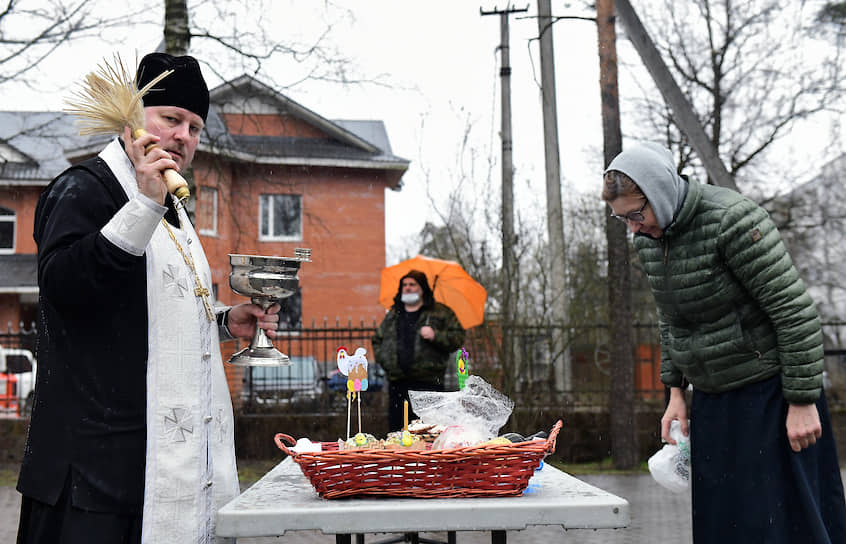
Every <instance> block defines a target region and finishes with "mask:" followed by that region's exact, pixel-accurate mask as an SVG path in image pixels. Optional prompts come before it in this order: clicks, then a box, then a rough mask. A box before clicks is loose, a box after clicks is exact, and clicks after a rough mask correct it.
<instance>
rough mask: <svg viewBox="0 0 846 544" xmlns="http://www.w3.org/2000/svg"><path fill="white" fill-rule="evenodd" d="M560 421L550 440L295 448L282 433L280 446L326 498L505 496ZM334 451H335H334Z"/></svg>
mask: <svg viewBox="0 0 846 544" xmlns="http://www.w3.org/2000/svg"><path fill="white" fill-rule="evenodd" d="M560 429H561V420H559V421H558V422H557V423H556V424H555V425H554V426H553V427H552V431H551V432H550V433H549V437H548V438H547V439H546V440H533V441H528V442H517V443H514V444H484V445H479V446H468V447H463V448H453V449H446V450H403V449H399V448H394V449H382V450H375V449H374V450H338V445H337V443H336V442H325V443H323V444H322V445H323V447H324V451H321V452H303V453H295V452H293V451H291V450H290V449H288V446H286V445H285V444H284V442H283V441H288V442H290V443H291V444H294V443H295V441H294V439H293V438H292V437H290V436H288V435H286V434H282V433H279V434H277V435H276V436H275V438H274V440H275V442H276V445H277V446H278V447H279V449H281V450H282V451H284V452H285V453H287V454H288V455H290V456H291V457H292V458H293V459H294V462H295V463H297V464H298V465H299V466H300V468H301V469H302V471H303V474H305V475H306V477H307V478H308V479H309V481H310V482H311V484H312V485H313V486H314V489H315V491H317V493H318V494H319V495H320V496H321V497H323V498H324V499H338V498H342V497H352V496H362V495H376V496H386V497H419V498H443V497H506V496H514V495H520V494H521V493H522V492H523V491H524V490H525V489H526V487H527V486H528V485H529V478H531V476H532V474H533V473H534V471H535V469H537V468H538V466H540V462H541V461H542V460H543V458H544V457H546V456H547V455H548V454H550V453H552V452H553V451H554V450H555V438H556V436H557V435H558V431H559V430H560ZM332 450H334V451H332Z"/></svg>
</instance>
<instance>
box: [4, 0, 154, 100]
mask: <svg viewBox="0 0 846 544" xmlns="http://www.w3.org/2000/svg"><path fill="white" fill-rule="evenodd" d="M5 4H6V6H5V8H3V10H2V11H0V85H2V84H4V83H8V82H10V81H15V82H16V83H19V84H20V83H23V84H27V85H30V86H34V85H35V83H34V82H33V81H32V80H31V77H30V75H31V73H32V71H33V70H34V69H35V68H37V67H38V65H39V64H40V63H41V62H42V61H44V60H45V59H46V58H47V57H49V56H50V55H52V54H53V53H55V52H56V50H58V49H59V48H60V47H67V46H69V45H70V44H71V43H72V42H75V41H79V40H82V39H88V38H97V37H100V36H103V35H104V33H106V32H107V31H108V30H111V29H114V28H117V27H120V26H128V25H129V24H130V23H136V24H137V23H138V22H139V20H141V21H146V20H148V19H147V16H146V15H145V14H146V9H145V7H144V6H140V5H133V6H130V7H129V8H128V9H124V10H122V11H121V12H120V14H119V15H116V16H109V15H101V14H100V11H99V10H98V9H97V8H98V6H97V5H96V3H95V2H90V1H88V0H50V1H48V2H23V1H16V0H7V1H6V2H5Z"/></svg>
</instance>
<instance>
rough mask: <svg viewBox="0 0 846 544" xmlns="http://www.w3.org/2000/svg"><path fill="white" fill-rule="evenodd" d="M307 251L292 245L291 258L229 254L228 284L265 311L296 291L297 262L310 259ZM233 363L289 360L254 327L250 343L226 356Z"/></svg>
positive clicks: (282, 362)
mask: <svg viewBox="0 0 846 544" xmlns="http://www.w3.org/2000/svg"><path fill="white" fill-rule="evenodd" d="M310 257H311V250H310V249H305V248H296V249H295V250H294V256H293V257H265V256H261V255H232V254H230V255H229V264H230V266H231V267H232V272H230V273H229V287H231V288H232V290H233V291H234V292H235V293H237V294H239V295H243V296H245V297H250V301H251V302H252V303H253V304H256V305H258V306H261V308H263V309H264V310H265V311H267V309H268V308H270V307H271V306H272V305H273V303H274V302H280V303H281V302H282V299H285V298H288V297H290V296H291V295H293V294H295V293H296V292H297V288H298V287H299V278H298V277H297V272H298V271H299V269H300V264H301V263H308V262H311V259H310ZM228 362H229V363H230V364H233V365H237V366H287V365H290V364H291V360H290V359H289V358H288V356H287V355H285V354H284V353H282V352H281V351H279V350H278V349H276V348H274V347H273V343H272V342H271V341H270V339H269V338H268V337H267V334H265V332H264V329H261V328H259V327H256V332H255V334H254V335H253V340H252V341H251V342H250V345H249V346H248V347H246V348H244V349H242V350H241V351H239V352H237V353H236V354H234V355H233V356H232V357H230V358H229V361H228Z"/></svg>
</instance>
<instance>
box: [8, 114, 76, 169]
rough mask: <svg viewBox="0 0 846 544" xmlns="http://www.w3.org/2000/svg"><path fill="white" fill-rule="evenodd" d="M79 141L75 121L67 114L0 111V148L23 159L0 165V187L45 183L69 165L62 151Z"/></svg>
mask: <svg viewBox="0 0 846 544" xmlns="http://www.w3.org/2000/svg"><path fill="white" fill-rule="evenodd" d="M80 140H81V138H80V136H79V135H78V133H77V129H76V127H75V121H74V119H72V118H71V117H70V116H69V115H68V114H66V113H62V112H44V111H41V112H39V111H0V145H3V146H8V147H10V148H12V149H14V150H16V151H18V152H19V153H20V154H21V155H23V156H24V157H25V159H24V160H21V158H18V159H17V160H6V161H4V162H2V163H0V184H10V183H12V184H14V183H16V182H17V183H21V184H27V183H28V182H35V183H38V182H41V183H40V184H46V183H47V182H48V181H50V180H51V179H53V177H55V175H56V174H58V173H59V172H61V171H62V170H64V169H65V168H67V167H68V166H70V163H69V162H68V160H67V159H66V158H65V155H64V150H65V149H67V148H69V147H74V146H76V145H78V142H79V141H80Z"/></svg>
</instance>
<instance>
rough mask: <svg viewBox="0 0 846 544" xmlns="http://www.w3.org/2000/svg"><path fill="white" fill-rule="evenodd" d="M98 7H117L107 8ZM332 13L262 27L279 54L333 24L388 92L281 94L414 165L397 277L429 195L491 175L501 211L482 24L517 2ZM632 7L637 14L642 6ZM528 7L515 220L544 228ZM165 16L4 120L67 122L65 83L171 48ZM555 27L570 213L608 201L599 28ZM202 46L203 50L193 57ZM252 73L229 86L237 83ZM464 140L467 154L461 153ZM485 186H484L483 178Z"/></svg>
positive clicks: (124, 35)
mask: <svg viewBox="0 0 846 544" xmlns="http://www.w3.org/2000/svg"><path fill="white" fill-rule="evenodd" d="M98 3H100V4H102V5H104V6H109V5H113V6H115V5H117V4H119V3H110V2H102V1H101V0H98ZM335 3H336V4H339V5H342V6H345V7H348V8H349V10H348V11H346V10H339V9H335V7H333V6H332V5H331V4H329V3H326V2H311V1H302V0H300V1H294V0H292V1H285V0H277V1H273V2H266V3H265V4H264V5H265V6H270V7H271V9H270V10H269V11H267V13H264V14H263V17H264V19H263V22H262V25H263V26H265V27H267V28H270V29H271V30H272V35H274V36H278V39H279V40H280V41H281V42H285V41H286V40H290V39H292V38H293V39H297V40H300V41H302V42H303V43H308V41H309V39H311V38H310V37H313V36H314V33H315V32H317V31H319V30H320V29H322V28H323V21H326V20H329V21H332V22H333V23H334V26H333V30H332V32H331V34H330V35H329V39H330V41H331V43H332V44H334V46H335V47H336V48H337V49H338V51H339V52H340V53H341V54H342V55H344V56H345V57H346V58H349V59H351V60H353V66H351V67H350V70H351V72H354V73H355V74H357V75H361V76H365V77H369V78H377V79H379V80H380V81H381V82H383V85H356V86H350V87H347V88H343V87H340V86H338V85H335V84H330V83H323V82H307V83H304V84H299V85H295V86H292V87H290V88H288V89H285V90H284V91H283V92H284V94H286V95H287V96H289V97H290V98H292V99H293V100H295V101H297V102H299V103H300V104H302V105H303V106H305V107H307V108H309V109H311V110H313V111H315V112H316V113H318V114H319V115H321V116H323V117H326V118H329V119H377V120H382V121H384V123H385V125H386V128H387V131H388V136H389V138H390V141H391V144H392V148H393V152H394V154H395V155H398V156H401V157H404V158H406V159H409V160H410V161H411V166H410V168H409V170H408V172H407V173H406V174H405V176H404V184H403V188H402V190H401V191H399V192H392V191H388V192H387V197H386V238H387V244H388V261H389V262H388V263H387V264H393V263H394V262H396V260H397V258H398V255H399V254H400V253H401V250H402V248H405V247H407V244H408V243H409V240H410V239H411V238H412V237H413V236H414V235H415V234H416V233H418V232H419V231H420V228H421V227H422V226H423V224H424V222H425V221H427V220H435V221H437V214H436V213H435V212H434V211H433V209H432V208H431V206H430V204H429V200H428V199H429V197H428V196H427V191H426V189H427V185H428V187H429V188H430V189H431V191H430V192H432V193H434V194H436V195H445V194H446V193H447V192H448V191H449V190H450V188H451V187H452V186H454V184H455V183H456V178H457V176H458V172H459V171H461V170H469V169H471V168H472V169H473V170H474V171H480V170H484V169H485V168H490V169H491V172H493V176H492V177H491V179H490V181H489V184H490V187H488V190H489V193H490V194H491V195H492V197H493V198H496V199H498V198H499V191H500V186H499V180H500V168H501V167H500V166H499V164H500V162H499V161H500V149H501V141H500V138H499V129H500V78H499V68H500V54H499V51H498V45H499V43H500V17H499V16H481V15H480V7H482V8H484V9H485V10H486V11H490V10H493V9H495V8H500V9H502V8H505V6H506V2H504V1H503V2H501V3H500V4H499V5H497V4H496V3H492V2H469V1H466V0H461V1H454V0H432V1H430V2H425V3H419V2H408V1H404V0H366V1H365V0H360V1H355V2H353V1H351V0H350V1H339V2H335ZM634 3H635V4H636V6H635V7H637V4H638V2H634ZM162 4H163V2H160V1H158V0H157V1H154V2H151V5H153V6H157V7H158V6H161V5H162ZM190 4H191V5H192V6H193V5H194V4H195V3H194V2H192V3H190ZM564 4H565V3H562V2H553V14H555V15H591V14H590V13H584V12H579V11H576V10H574V9H572V8H565V7H563V6H564ZM526 6H528V7H529V11H528V12H526V13H518V14H514V15H512V16H511V18H510V46H511V47H510V58H511V68H512V72H511V73H512V77H511V90H512V123H513V142H514V167H515V175H514V186H515V196H516V198H517V201H518V206H519V208H518V213H521V214H524V215H532V214H535V215H539V216H542V215H543V214H544V209H543V207H542V206H543V205H544V199H545V196H544V195H545V193H544V191H545V189H544V157H543V140H542V118H541V109H540V91H539V80H540V74H539V71H538V70H539V62H538V46H537V42H536V41H534V40H533V38H534V37H535V36H536V35H537V21H536V19H535V17H534V16H535V14H536V9H537V8H536V2H526V3H523V4H519V5H518V7H520V8H522V7H526ZM158 9H159V11H160V9H161V8H160V7H159V8H158ZM157 17H160V15H159V14H158V13H154V15H153V17H152V19H151V21H149V22H148V23H147V24H144V25H139V26H138V27H137V28H136V29H134V30H133V31H132V32H126V30H125V29H124V30H122V31H119V32H117V33H114V34H112V37H113V39H114V40H115V41H114V42H112V43H105V42H104V41H102V40H89V41H87V42H82V43H79V44H76V45H72V46H70V47H67V48H65V49H64V50H63V51H61V52H59V53H58V54H56V55H54V56H52V57H50V58H49V59H48V60H47V61H46V62H45V63H44V65H43V69H42V70H41V72H40V74H41V75H40V81H43V82H44V85H42V86H40V88H41V90H44V89H48V91H47V92H46V94H44V93H43V92H38V90H39V89H35V90H26V91H25V92H22V91H21V89H19V88H17V89H16V88H15V87H14V86H11V85H6V86H2V87H0V99H3V100H2V101H3V104H4V106H3V107H4V108H5V109H57V110H58V109H61V108H62V107H63V103H62V101H63V100H64V99H65V98H66V97H67V95H68V88H67V86H65V87H64V88H63V87H62V84H61V83H60V82H66V83H68V84H74V83H78V82H80V81H82V78H83V76H84V74H85V73H87V72H89V71H91V70H93V69H94V68H96V66H97V64H98V63H99V62H100V61H101V60H102V59H103V57H104V56H109V57H110V56H111V55H112V53H114V52H118V53H120V54H121V55H122V56H123V57H124V58H125V59H134V58H135V56H136V54H138V55H139V56H140V55H143V54H144V53H146V52H148V51H150V50H152V49H154V48H155V47H156V46H157V45H158V43H159V42H160V40H161V29H160V23H156V22H155V20H156V18H157ZM158 20H159V21H160V20H161V19H158ZM228 24H231V25H232V26H233V27H235V28H249V26H248V25H250V24H255V23H253V22H247V19H242V18H233V20H232V21H230V22H229V23H228ZM239 25H241V26H240V27H239ZM554 28H555V33H554V42H555V63H556V85H557V106H558V116H559V140H560V148H561V159H560V162H561V172H562V178H563V180H562V186H563V193H564V195H565V196H564V197H565V200H566V198H567V194H569V193H570V192H571V191H589V192H591V193H592V194H593V193H595V192H597V191H598V184H599V175H600V174H599V173H600V172H601V166H602V165H601V161H602V151H601V149H602V140H601V137H602V135H601V124H600V110H599V108H600V105H599V92H598V86H599V84H598V78H599V75H598V59H597V48H596V26H595V24H594V23H592V22H586V21H572V20H571V21H560V22H559V23H557V24H556V25H555V27H554ZM618 32H619V30H618ZM108 37H109V35H108V34H107V38H108ZM116 44H122V45H116ZM195 46H196V47H197V49H198V50H197V51H193V49H194V48H195ZM202 47H203V46H202V43H201V42H200V41H199V40H196V39H195V40H194V41H192V53H194V54H195V55H197V56H198V57H201V60H205V61H210V59H209V58H208V57H209V56H212V57H213V55H212V54H211V53H207V54H206V57H203V54H204V50H203V49H202ZM618 48H619V49H620V55H621V57H622V58H623V59H625V57H626V55H629V58H628V59H627V60H628V62H630V63H636V62H637V58H636V57H635V56H633V53H632V51H631V48H630V47H628V44H626V43H620V44H618ZM213 58H214V59H217V57H213ZM215 66H218V64H215ZM224 70H225V69H224ZM297 70H298V67H297V66H294V65H285V64H280V65H279V66H278V67H275V68H274V79H275V80H276V81H277V82H280V83H291V82H293V81H294V80H296V79H298V77H299V74H298V73H297ZM204 72H205V73H206V76H207V79H209V83H210V85H211V86H216V85H218V84H220V83H221V82H222V81H221V80H220V79H218V78H216V77H215V76H214V75H213V74H209V70H206V69H204ZM241 73H243V72H241ZM241 73H226V74H224V75H225V76H227V77H228V78H235V77H237V76H239V75H241ZM289 74H290V76H289ZM286 76H289V77H286ZM48 82H49V84H48ZM627 87H628V88H627ZM632 87H634V85H632V84H631V81H630V80H627V75H626V73H625V71H621V94H622V95H623V96H624V99H625V94H626V93H627V92H628V93H631V92H635V89H634V88H632ZM624 123H625V119H624ZM624 129H625V126H624ZM624 131H625V130H624ZM465 141H466V144H464V145H465V152H464V153H459V151H458V150H459V149H461V148H462V142H465ZM488 158H492V159H493V160H494V161H495V164H494V165H493V166H492V167H490V166H488V165H487V164H486V162H487V160H488ZM476 177H478V178H481V179H485V178H486V175H482V174H478V175H477V176H476ZM436 200H437V199H436ZM436 205H438V206H441V207H442V206H443V203H442V201H441V202H440V203H439V202H437V201H436ZM539 206H540V207H539Z"/></svg>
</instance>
